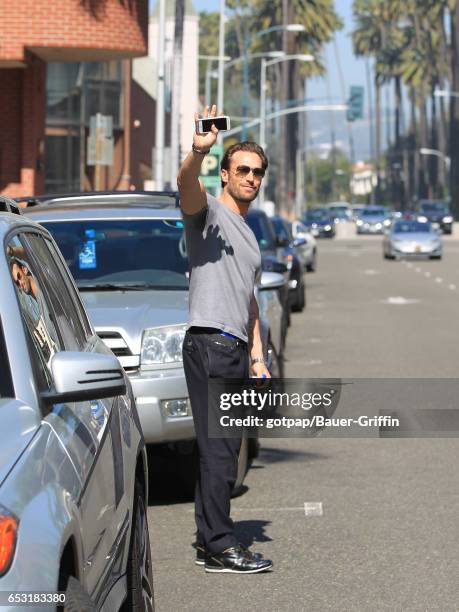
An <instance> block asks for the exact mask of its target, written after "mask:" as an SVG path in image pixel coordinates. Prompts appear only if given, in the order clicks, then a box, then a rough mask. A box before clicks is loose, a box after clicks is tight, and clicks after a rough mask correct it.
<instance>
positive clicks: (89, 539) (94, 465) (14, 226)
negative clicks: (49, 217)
mask: <svg viewBox="0 0 459 612" xmlns="http://www.w3.org/2000/svg"><path fill="white" fill-rule="evenodd" d="M0 211H3V212H0V240H1V243H2V245H3V248H2V249H1V252H0V286H1V288H2V292H1V296H0V304H1V307H0V313H1V314H0V362H1V364H2V365H1V368H0V413H1V415H2V426H1V428H0V551H1V554H0V592H1V593H2V594H5V592H9V593H10V595H9V597H8V598H7V601H3V602H2V603H3V604H6V605H7V608H6V609H7V610H11V612H12V611H13V610H16V609H17V607H16V606H17V605H18V604H27V603H33V604H34V607H33V608H30V609H34V610H50V609H56V607H57V605H62V606H64V609H68V610H70V609H71V610H81V611H83V610H85V611H89V610H96V609H97V610H103V611H107V612H109V611H112V610H120V609H125V610H131V609H134V608H135V609H142V610H153V609H154V603H153V583H152V572H151V558H150V544H149V539H148V525H147V516H146V503H147V498H148V474H147V457H146V451H145V444H144V440H143V437H142V433H141V427H140V422H139V418H138V415H137V411H136V405H135V401H134V397H133V394H132V390H131V386H130V383H129V379H128V377H127V376H126V375H125V373H124V371H123V369H122V368H121V366H120V364H119V362H118V360H117V359H116V358H115V357H114V356H113V354H112V353H111V352H110V351H109V350H108V349H107V348H106V346H105V345H104V343H103V342H102V341H101V340H100V339H99V338H98V336H97V335H96V334H95V331H94V329H93V327H92V326H91V324H90V323H89V320H88V318H87V315H86V312H85V309H84V307H83V305H82V303H81V300H80V297H79V295H78V291H77V290H76V287H75V285H74V283H73V280H72V278H71V276H70V274H69V271H68V269H67V266H66V265H65V261H64V259H63V257H62V256H61V254H60V252H59V250H58V249H57V247H56V245H55V243H54V242H53V240H52V238H51V236H50V234H49V233H48V232H47V231H46V230H44V229H43V227H41V226H39V225H38V224H36V223H33V222H32V221H31V220H28V219H26V218H25V217H24V216H23V215H21V214H20V211H19V209H18V208H17V207H16V206H15V205H14V203H12V202H11V201H8V200H7V199H5V198H0ZM26 592H28V593H26ZM33 592H35V593H33ZM27 597H33V599H27ZM24 598H25V599H24ZM64 602H65V605H64ZM123 602H124V603H123ZM50 605H51V608H50ZM3 609H5V608H3Z"/></svg>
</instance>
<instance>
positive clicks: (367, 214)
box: [360, 208, 388, 217]
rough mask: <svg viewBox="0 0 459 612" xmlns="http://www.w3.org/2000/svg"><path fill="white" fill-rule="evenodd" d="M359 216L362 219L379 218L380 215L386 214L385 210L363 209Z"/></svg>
mask: <svg viewBox="0 0 459 612" xmlns="http://www.w3.org/2000/svg"><path fill="white" fill-rule="evenodd" d="M360 214H361V215H362V216H363V217H375V216H378V217H379V216H381V215H387V214H388V212H387V210H386V209H385V208H364V209H363V210H362V212H361V213H360Z"/></svg>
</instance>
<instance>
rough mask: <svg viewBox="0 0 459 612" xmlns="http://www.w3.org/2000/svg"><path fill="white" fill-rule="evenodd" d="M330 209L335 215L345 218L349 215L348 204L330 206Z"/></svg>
mask: <svg viewBox="0 0 459 612" xmlns="http://www.w3.org/2000/svg"><path fill="white" fill-rule="evenodd" d="M329 211H330V214H331V215H332V216H333V217H338V218H339V219H344V217H347V212H348V208H347V206H330V208H329Z"/></svg>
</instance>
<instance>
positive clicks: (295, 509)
mask: <svg viewBox="0 0 459 612" xmlns="http://www.w3.org/2000/svg"><path fill="white" fill-rule="evenodd" d="M305 505H306V504H305ZM304 510H305V508H304V506H292V507H288V506H287V507H285V508H272V507H271V508H269V507H265V508H235V507H234V506H233V505H231V512H304ZM187 512H193V513H194V508H189V509H188V510H187Z"/></svg>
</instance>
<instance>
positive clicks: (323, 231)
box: [303, 208, 336, 238]
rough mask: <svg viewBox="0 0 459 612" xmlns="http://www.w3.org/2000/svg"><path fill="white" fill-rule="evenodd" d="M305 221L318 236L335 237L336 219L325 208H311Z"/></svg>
mask: <svg viewBox="0 0 459 612" xmlns="http://www.w3.org/2000/svg"><path fill="white" fill-rule="evenodd" d="M303 223H304V224H305V226H306V227H307V228H308V229H309V231H310V232H311V234H312V235H313V236H315V237H317V238H333V237H334V236H335V234H336V224H335V221H334V220H333V219H332V218H331V217H330V213H329V211H328V210H326V209H325V208H310V209H309V210H308V212H307V213H306V215H305V216H304V218H303Z"/></svg>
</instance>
